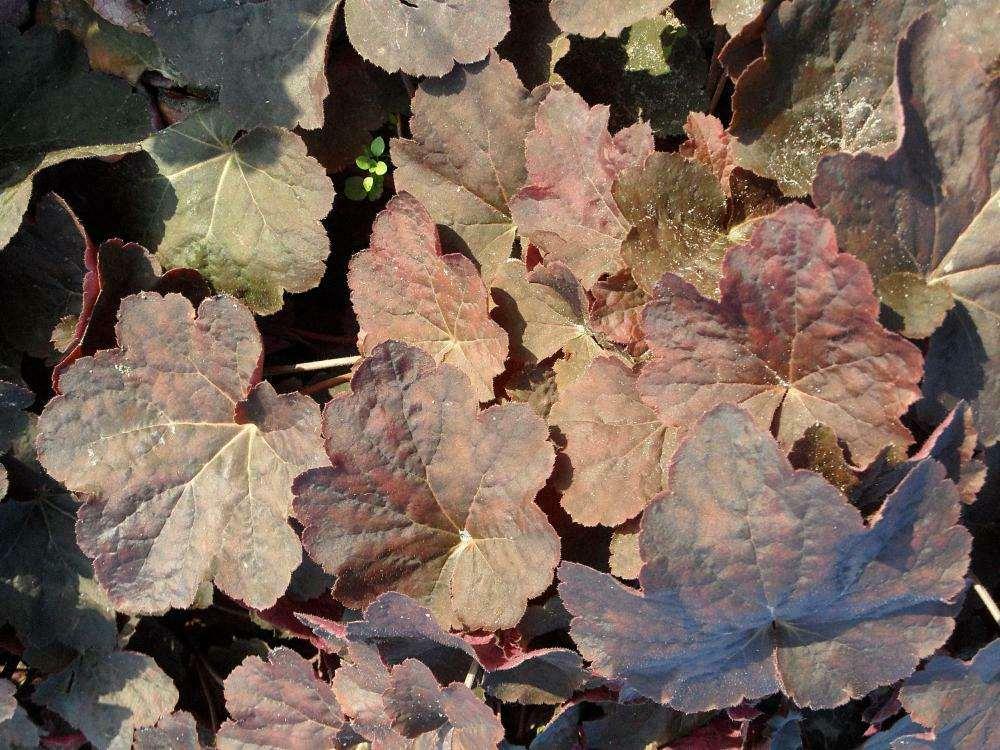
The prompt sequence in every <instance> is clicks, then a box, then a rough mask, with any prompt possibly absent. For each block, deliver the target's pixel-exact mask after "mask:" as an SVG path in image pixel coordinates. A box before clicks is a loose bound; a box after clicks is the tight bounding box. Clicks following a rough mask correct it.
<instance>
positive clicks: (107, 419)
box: [38, 293, 324, 613]
mask: <svg viewBox="0 0 1000 750" xmlns="http://www.w3.org/2000/svg"><path fill="white" fill-rule="evenodd" d="M117 333H118V347H119V348H117V349H112V350H106V351H100V352H98V353H97V354H95V355H94V356H93V357H84V358H82V359H79V360H77V362H75V363H74V364H73V365H72V366H71V367H70V368H68V369H67V370H66V371H65V372H64V373H63V374H62V377H61V379H60V387H61V388H62V391H63V394H64V395H62V396H57V397H56V398H54V399H52V400H51V401H50V402H49V403H48V405H47V406H46V408H45V410H44V411H43V413H42V416H41V418H40V422H39V431H40V434H39V437H38V446H39V453H40V458H41V461H42V464H43V465H44V466H45V467H46V469H47V470H48V471H49V472H50V473H51V474H52V475H53V476H54V477H56V478H57V479H59V480H61V481H63V482H65V483H66V484H67V486H68V487H70V489H73V490H75V491H77V492H82V493H87V495H88V497H87V498H86V502H85V504H84V505H83V507H82V508H81V509H80V519H79V522H78V528H77V538H78V540H79V542H80V546H81V548H82V549H83V550H84V552H85V553H87V554H88V555H90V556H91V557H93V558H94V569H95V572H96V575H97V579H98V581H99V582H100V583H101V585H102V586H103V587H104V588H105V589H106V590H107V592H108V594H109V595H110V597H111V600H112V601H113V602H114V603H115V605H116V607H117V608H118V609H120V610H123V611H130V612H144V613H159V612H164V611H166V610H167V609H168V608H169V607H186V606H189V605H190V604H191V603H192V602H193V601H194V599H195V595H196V592H197V589H198V586H199V585H200V584H201V582H202V581H204V580H208V579H213V580H214V581H215V583H216V585H218V586H219V588H221V589H222V590H223V591H225V592H226V593H227V594H229V595H230V596H232V597H234V598H236V599H239V600H241V601H243V602H245V603H247V604H248V605H249V606H251V607H254V608H257V609H263V608H265V607H268V606H270V605H271V604H273V603H274V602H275V601H276V600H277V598H278V597H279V596H280V595H281V594H282V593H283V592H284V591H285V589H286V588H287V587H288V583H289V580H290V578H291V574H292V571H293V570H294V569H295V568H296V566H298V564H299V562H300V561H301V556H302V552H301V549H300V547H299V542H298V539H297V538H296V536H295V533H294V532H293V531H292V529H291V527H290V526H289V525H288V522H287V519H288V513H289V509H290V503H291V495H290V486H291V481H292V478H293V477H294V476H295V475H296V474H298V473H299V472H301V471H302V470H303V469H306V468H309V467H312V466H319V465H322V464H323V463H324V459H323V455H322V452H321V451H320V449H319V446H318V444H317V443H318V440H317V439H318V437H319V418H318V414H317V413H316V408H315V403H314V402H313V401H311V400H310V399H308V398H307V397H305V396H300V395H298V394H287V395H278V394H277V393H275V391H274V389H273V388H272V387H271V385H270V384H269V383H266V382H261V381H260V360H261V342H260V336H259V334H258V333H257V329H256V327H255V326H254V323H253V318H252V316H251V315H250V313H249V311H248V310H246V309H245V308H243V307H242V306H240V305H239V304H238V303H237V302H236V301H235V300H233V299H232V298H229V297H224V296H220V297H211V298H209V299H206V300H205V301H204V302H202V303H201V305H200V306H199V308H198V311H197V316H196V313H195V310H194V308H193V307H192V306H191V303H190V302H188V301H187V300H186V299H184V298H183V297H182V296H180V295H178V294H169V295H167V296H166V297H161V296H159V295H156V294H151V293H143V294H139V295H135V296H132V297H128V298H126V299H125V300H124V301H123V302H122V305H121V308H120V310H119V313H118V327H117Z"/></svg>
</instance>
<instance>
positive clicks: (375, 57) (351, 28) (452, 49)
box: [344, 0, 510, 76]
mask: <svg viewBox="0 0 1000 750" xmlns="http://www.w3.org/2000/svg"><path fill="white" fill-rule="evenodd" d="M344 19H345V20H346V22H347V34H348V36H349V37H350V38H351V44H353V45H354V49H356V50H357V51H358V52H360V53H361V56H362V57H363V58H365V59H366V60H370V61H371V62H373V63H375V64H376V65H378V66H379V67H380V68H384V69H385V70H387V71H389V72H390V73H395V72H396V71H397V70H402V71H404V72H405V73H409V74H410V75H414V76H443V75H445V74H446V73H447V72H448V71H450V70H451V69H452V67H453V66H454V64H455V63H456V62H459V63H471V62H476V61H477V60H482V59H483V58H484V57H486V55H487V54H489V52H490V49H492V48H493V47H495V46H496V45H497V44H499V42H500V40H501V39H503V38H504V36H505V35H506V34H507V31H508V30H509V29H510V6H509V4H508V0H472V2H464V3H442V2H422V1H421V2H400V1H399V0H346V2H345V4H344Z"/></svg>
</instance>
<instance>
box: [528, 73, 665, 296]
mask: <svg viewBox="0 0 1000 750" xmlns="http://www.w3.org/2000/svg"><path fill="white" fill-rule="evenodd" d="M608 116H609V112H608V108H607V107H605V106H595V107H588V106H587V103H586V102H585V101H584V100H583V98H582V97H580V96H579V95H578V94H575V93H574V92H573V91H571V90H569V89H567V88H556V89H553V90H551V91H550V92H549V93H548V95H547V96H546V97H545V99H544V100H543V101H542V103H541V104H540V105H539V107H538V112H537V113H536V115H535V128H534V130H533V131H532V132H531V133H530V134H529V135H528V138H527V141H526V142H525V150H526V154H527V167H528V183H527V185H526V186H525V187H524V188H522V189H521V190H520V191H519V192H518V193H517V195H515V196H514V197H513V199H511V201H510V209H511V214H512V216H513V218H514V221H515V222H516V223H517V225H518V228H519V231H520V233H521V234H522V235H523V236H525V237H527V238H528V239H529V240H530V241H531V243H532V244H533V245H535V246H536V247H537V248H538V249H539V251H540V252H541V254H542V256H543V257H544V258H546V259H547V260H552V261H555V260H560V261H562V262H563V263H565V264H566V265H567V266H568V267H569V268H570V270H572V271H573V273H574V274H575V275H576V276H577V278H579V279H580V281H581V282H582V283H583V285H584V287H587V288H589V287H590V286H591V285H593V284H594V282H595V281H597V279H598V277H600V276H601V274H604V273H614V272H615V271H617V270H618V269H619V268H621V266H622V265H623V263H622V259H621V252H620V251H621V243H622V240H623V239H624V238H625V234H626V232H627V230H628V224H627V222H626V221H625V219H624V217H623V216H622V214H621V211H620V210H619V208H618V206H617V205H616V204H615V202H614V199H613V198H612V197H611V185H612V183H613V182H614V179H615V178H616V177H617V176H618V175H619V174H620V173H621V172H622V171H623V170H625V169H628V168H629V167H632V166H634V165H636V164H639V163H641V162H642V161H643V160H644V159H645V158H646V157H647V156H648V155H649V154H650V153H651V152H652V150H653V140H652V133H651V131H650V129H649V126H648V125H644V124H636V125H634V126H632V127H630V128H627V129H626V130H622V131H620V132H618V133H617V134H616V135H615V136H614V138H612V136H611V134H610V133H608V129H607V128H608Z"/></svg>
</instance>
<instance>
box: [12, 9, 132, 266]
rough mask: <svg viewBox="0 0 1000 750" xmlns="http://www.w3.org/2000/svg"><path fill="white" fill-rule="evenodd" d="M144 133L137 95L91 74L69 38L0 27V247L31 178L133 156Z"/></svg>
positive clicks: (24, 204) (23, 205)
mask: <svg viewBox="0 0 1000 750" xmlns="http://www.w3.org/2000/svg"><path fill="white" fill-rule="evenodd" d="M41 123H44V125H45V126H44V127H40V124H41ZM148 132H149V115H148V114H147V111H146V103H145V100H144V99H143V97H142V96H140V95H139V94H136V93H135V92H134V91H133V90H132V88H131V87H130V86H129V85H128V84H127V83H126V82H125V81H122V80H118V79H116V78H112V77H111V76H107V75H104V74H103V73H93V72H91V71H90V70H89V69H88V67H87V62H86V56H85V55H84V53H83V50H82V49H80V48H79V47H77V45H76V42H74V41H73V38H72V37H71V36H70V35H69V34H66V33H63V34H57V33H56V32H55V30H53V29H51V28H48V27H44V26H36V27H34V28H32V29H30V30H29V31H26V32H25V33H24V34H23V35H22V34H20V33H18V31H17V29H16V28H15V27H13V26H7V25H6V24H3V25H0V249H2V248H3V247H4V246H5V245H6V244H7V243H8V242H9V241H10V238H11V237H13V236H14V233H15V232H16V231H17V228H18V226H20V224H21V217H22V216H23V215H24V212H25V211H26V210H27V208H28V199H29V198H30V197H31V184H32V178H33V177H34V175H35V174H36V173H37V172H39V171H40V170H42V169H44V168H45V167H48V166H51V165H53V164H58V163H59V162H62V161H66V160H67V159H82V158H84V157H88V156H107V155H110V154H121V153H125V152H127V151H135V150H137V149H138V148H139V141H141V140H142V139H143V138H144V137H145V136H146V134H147V133H148Z"/></svg>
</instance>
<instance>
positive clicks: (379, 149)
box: [369, 136, 385, 156]
mask: <svg viewBox="0 0 1000 750" xmlns="http://www.w3.org/2000/svg"><path fill="white" fill-rule="evenodd" d="M369 148H370V150H371V152H372V156H381V155H382V154H384V153H385V139H384V138H383V137H382V136H378V137H377V138H376V139H375V140H373V141H372V145H371V146H370V147H369Z"/></svg>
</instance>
